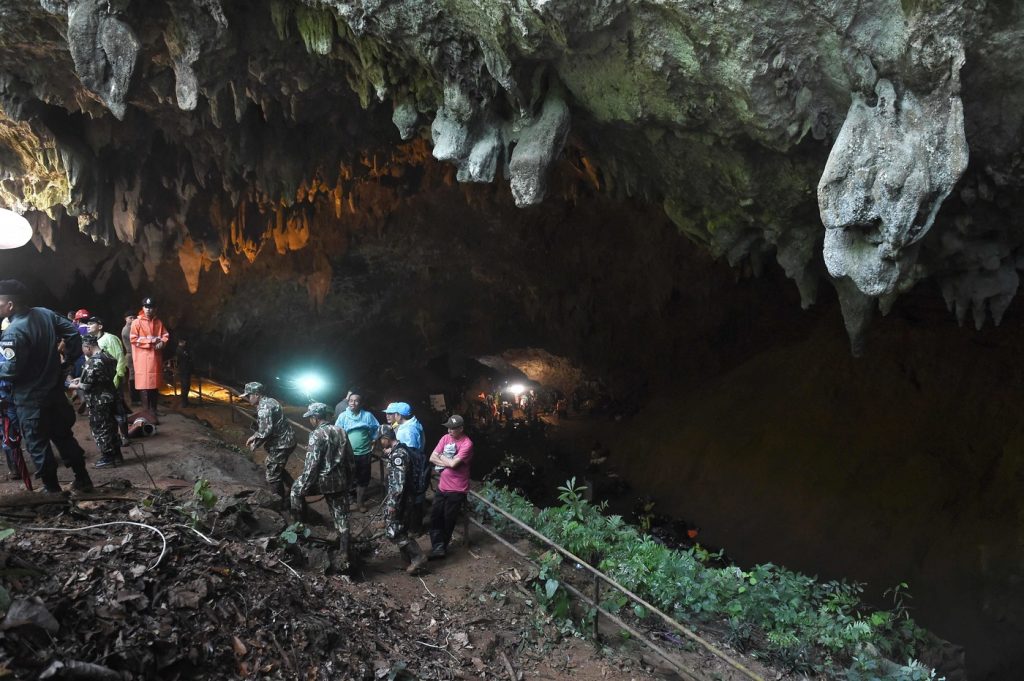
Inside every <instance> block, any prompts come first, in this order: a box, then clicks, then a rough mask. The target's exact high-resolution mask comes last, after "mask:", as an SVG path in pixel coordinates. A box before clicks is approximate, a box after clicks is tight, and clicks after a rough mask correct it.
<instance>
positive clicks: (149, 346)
mask: <svg viewBox="0 0 1024 681" xmlns="http://www.w3.org/2000/svg"><path fill="white" fill-rule="evenodd" d="M170 337H171V335H170V334H169V333H167V327H165V326H164V323H163V322H162V321H160V320H159V319H157V318H156V317H147V316H146V312H145V311H144V310H143V311H142V312H140V313H139V316H138V317H136V318H135V321H133V322H132V331H131V335H130V336H129V338H130V339H131V342H132V362H133V364H134V366H135V389H136V390H159V389H160V387H161V385H162V384H163V377H162V376H161V371H160V368H161V364H162V361H161V360H162V358H163V352H162V351H160V350H157V349H156V344H157V341H163V342H164V343H165V344H166V343H167V341H168V340H169V339H170Z"/></svg>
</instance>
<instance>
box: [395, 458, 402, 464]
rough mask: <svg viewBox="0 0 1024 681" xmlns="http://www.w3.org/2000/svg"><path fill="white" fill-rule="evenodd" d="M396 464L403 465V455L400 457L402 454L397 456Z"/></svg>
mask: <svg viewBox="0 0 1024 681" xmlns="http://www.w3.org/2000/svg"><path fill="white" fill-rule="evenodd" d="M395 465H396V466H401V465H402V457H400V456H396V457H395Z"/></svg>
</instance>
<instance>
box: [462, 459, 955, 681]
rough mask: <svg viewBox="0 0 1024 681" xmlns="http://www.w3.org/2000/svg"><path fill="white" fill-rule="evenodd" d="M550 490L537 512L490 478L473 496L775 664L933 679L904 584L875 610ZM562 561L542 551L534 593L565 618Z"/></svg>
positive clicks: (618, 603) (612, 601) (851, 588)
mask: <svg viewBox="0 0 1024 681" xmlns="http://www.w3.org/2000/svg"><path fill="white" fill-rule="evenodd" d="M558 491H559V500H560V501H561V505H559V506H554V507H550V508H545V509H543V510H538V509H537V508H535V507H534V506H533V505H532V504H531V503H530V502H529V501H528V500H526V499H524V498H523V497H522V496H520V495H519V494H517V493H516V492H513V491H510V490H508V489H505V488H503V487H498V486H495V485H491V484H488V485H486V486H485V487H484V488H483V489H481V490H480V494H481V496H483V497H484V498H486V499H488V500H489V501H491V502H492V503H494V504H496V505H497V506H499V507H500V508H503V509H505V510H506V511H507V512H509V513H510V514H511V515H512V516H514V517H516V518H518V519H519V520H521V521H523V522H524V523H526V524H527V525H529V526H531V527H533V528H534V529H536V530H537V531H538V532H540V533H541V534H543V535H545V536H546V537H549V538H550V539H552V540H553V541H555V542H557V543H558V544H561V545H562V546H564V547H565V548H566V549H568V550H569V551H570V552H571V553H573V554H574V555H576V556H579V557H581V558H583V559H584V560H590V561H592V563H593V564H595V565H596V566H597V567H598V568H599V569H601V570H602V571H604V572H605V573H606V574H608V575H609V576H610V577H611V578H612V579H614V580H616V581H617V582H618V583H619V584H621V585H622V586H624V587H626V588H627V589H629V590H631V591H633V592H634V593H636V594H638V595H640V596H641V597H643V598H644V599H646V600H648V601H649V602H651V603H653V604H654V605H656V606H657V607H658V608H660V609H662V610H663V611H665V612H666V613H668V614H669V615H670V616H672V617H674V618H675V619H677V620H678V621H680V622H682V623H684V624H690V625H704V626H705V627H708V628H712V629H715V630H719V631H724V637H725V639H726V641H727V642H728V643H729V644H730V645H732V646H734V647H735V648H737V649H739V650H741V651H744V652H749V653H750V654H751V655H753V656H755V657H758V658H761V659H763V660H765V661H766V662H768V663H770V664H772V665H775V666H776V667H778V668H781V669H784V670H787V671H791V672H795V673H801V674H821V675H826V676H828V677H832V678H835V677H838V678H843V677H845V678H847V679H849V680H850V681H862V680H865V679H879V680H883V681H927V680H930V679H934V678H935V675H934V672H933V671H932V670H930V669H928V668H926V667H924V666H922V665H920V664H919V663H917V662H914V661H913V660H912V658H913V657H914V655H915V652H916V650H917V649H918V648H919V646H920V644H921V642H922V640H923V638H924V634H925V632H924V631H923V630H922V629H920V628H919V627H917V625H916V624H915V623H914V621H913V619H912V618H911V617H910V614H909V611H908V607H907V601H908V600H909V598H910V595H909V593H908V588H907V585H906V583H901V584H899V585H897V586H896V587H894V588H893V589H891V590H890V591H889V592H887V594H888V595H889V596H890V597H891V598H892V600H893V608H892V610H874V609H872V608H870V607H869V606H867V605H866V604H865V603H863V602H862V601H861V595H862V593H863V590H864V587H863V585H862V584H858V583H849V582H845V581H830V582H819V581H818V580H817V579H815V578H812V577H808V576H806V575H802V574H799V573H797V572H793V571H791V570H787V569H786V568H783V567H779V566H777V565H773V564H771V563H766V564H764V565H755V566H754V567H752V568H751V569H749V570H744V569H742V568H740V567H737V566H735V565H723V561H722V559H721V554H711V553H709V552H708V551H706V550H704V549H703V548H701V547H700V546H695V547H693V548H691V549H689V550H687V551H679V550H674V549H669V548H667V547H665V546H664V545H662V544H660V543H658V542H656V541H655V540H653V539H652V538H650V537H649V536H646V535H644V534H642V533H641V532H639V531H638V530H637V529H636V528H634V527H631V526H630V525H628V524H627V523H625V522H624V521H623V519H622V518H621V517H620V516H616V515H606V514H605V513H604V511H605V510H606V506H605V505H604V504H599V505H594V504H590V503H588V502H587V501H586V500H585V499H584V498H583V496H582V493H583V488H577V487H576V481H575V479H572V480H569V481H568V482H566V484H565V486H563V487H559V488H558ZM477 511H478V512H479V513H481V514H482V515H484V516H485V517H486V518H487V519H488V520H489V522H491V523H492V524H493V525H495V526H497V527H498V528H499V529H501V530H502V531H504V532H507V533H512V534H515V533H516V529H517V528H516V527H515V526H514V525H513V524H512V523H511V522H509V521H508V520H507V519H506V518H504V517H502V516H501V515H499V514H497V513H495V512H494V511H492V510H490V509H489V508H487V507H485V506H484V505H483V504H478V508H477ZM561 561H562V558H561V556H560V555H559V554H557V553H554V552H548V553H545V554H544V555H543V556H542V557H541V565H542V570H541V575H540V578H539V579H538V581H537V584H536V586H535V590H536V592H537V595H538V601H539V602H540V603H542V604H544V605H545V606H546V607H547V608H548V611H549V612H551V613H552V614H553V615H555V616H558V617H568V616H569V612H570V610H569V603H568V594H566V593H565V590H564V588H560V585H559V574H560V573H559V570H558V568H559V565H560V564H561ZM601 605H602V607H605V608H607V609H608V610H610V611H612V612H618V611H620V610H622V609H624V608H626V607H631V608H632V607H633V604H632V603H631V602H630V601H628V600H627V599H626V598H625V597H624V596H622V595H621V594H619V593H618V592H615V591H612V592H611V593H609V595H608V596H607V597H606V598H605V600H604V601H603V602H602V604H601ZM634 614H635V615H637V616H638V617H640V618H641V619H642V617H643V616H644V615H645V614H646V613H644V612H643V609H642V608H639V609H638V610H637V611H636V612H634ZM890 659H897V660H908V663H907V664H906V665H898V664H895V663H893V662H890V661H889V660H890Z"/></svg>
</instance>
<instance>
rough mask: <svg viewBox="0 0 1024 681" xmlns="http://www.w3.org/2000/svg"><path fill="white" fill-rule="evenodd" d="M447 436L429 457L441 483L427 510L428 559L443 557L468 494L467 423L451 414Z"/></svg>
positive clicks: (470, 445) (470, 451)
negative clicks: (428, 524) (439, 475)
mask: <svg viewBox="0 0 1024 681" xmlns="http://www.w3.org/2000/svg"><path fill="white" fill-rule="evenodd" d="M441 425H443V426H444V427H445V428H447V429H448V434H447V435H445V436H444V437H442V438H441V440H440V441H439V442H438V443H437V446H436V447H434V453H433V454H431V455H430V463H432V464H434V467H435V469H437V470H440V471H441V480H440V482H439V483H438V485H437V493H436V494H435V495H434V505H433V507H432V508H431V510H430V544H431V546H432V548H431V549H430V555H429V556H428V557H429V558H444V557H445V555H446V554H447V552H448V542H450V541H451V539H452V532H454V531H455V522H456V521H457V520H458V518H459V511H460V510H461V509H462V504H463V503H464V502H465V501H466V493H467V492H469V464H470V461H471V460H472V459H473V441H472V440H470V439H469V438H468V437H466V433H465V432H464V431H465V427H466V422H465V421H464V420H463V418H462V417H461V416H459V415H458V414H453V415H452V416H450V417H449V418H448V420H447V421H445V422H444V423H443V424H441Z"/></svg>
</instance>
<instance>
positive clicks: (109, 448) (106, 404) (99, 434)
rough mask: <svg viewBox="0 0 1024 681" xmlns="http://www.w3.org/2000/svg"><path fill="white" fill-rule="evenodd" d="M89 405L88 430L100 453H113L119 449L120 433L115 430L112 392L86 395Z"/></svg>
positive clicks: (115, 422)
mask: <svg viewBox="0 0 1024 681" xmlns="http://www.w3.org/2000/svg"><path fill="white" fill-rule="evenodd" d="M85 400H86V405H87V406H88V407H89V430H91V431H92V439H93V440H95V441H96V449H98V450H100V454H102V455H107V454H114V453H117V452H120V451H121V434H120V433H119V432H118V430H117V419H116V417H115V415H116V411H117V410H116V408H115V405H114V396H113V394H107V393H104V394H100V395H87V396H86V398H85Z"/></svg>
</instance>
